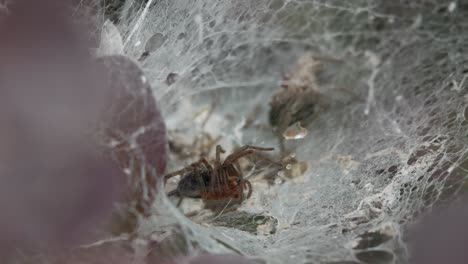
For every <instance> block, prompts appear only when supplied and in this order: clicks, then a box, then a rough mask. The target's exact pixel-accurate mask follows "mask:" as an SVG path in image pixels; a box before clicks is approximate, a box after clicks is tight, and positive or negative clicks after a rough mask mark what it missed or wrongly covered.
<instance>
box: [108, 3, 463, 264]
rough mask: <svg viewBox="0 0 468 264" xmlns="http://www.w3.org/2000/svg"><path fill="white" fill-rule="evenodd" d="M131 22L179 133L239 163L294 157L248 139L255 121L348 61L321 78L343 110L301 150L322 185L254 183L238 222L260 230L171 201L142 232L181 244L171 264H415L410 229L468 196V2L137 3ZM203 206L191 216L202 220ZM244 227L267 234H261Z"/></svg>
mask: <svg viewBox="0 0 468 264" xmlns="http://www.w3.org/2000/svg"><path fill="white" fill-rule="evenodd" d="M123 10H124V11H123V14H122V16H121V18H120V21H119V23H118V24H117V27H118V29H119V31H120V32H121V34H122V43H123V50H124V52H125V53H126V54H127V55H128V56H130V57H133V58H135V60H138V61H139V63H140V64H141V67H142V69H143V70H144V71H145V73H146V76H147V78H148V81H149V83H150V84H151V86H152V87H153V89H154V92H155V95H156V96H157V100H158V102H159V103H160V105H161V107H162V111H163V112H164V115H165V117H166V121H167V128H168V130H169V131H170V132H171V130H172V131H173V132H174V133H176V132H177V133H181V137H182V138H183V139H184V140H186V141H191V140H192V138H190V137H196V136H197V135H199V134H201V133H205V132H206V133H209V134H210V135H213V136H214V137H216V136H221V139H220V141H219V143H220V144H222V145H223V146H225V148H226V149H227V150H228V152H231V151H232V147H233V146H241V145H246V144H251V145H259V146H273V147H275V148H277V149H278V142H277V140H276V138H275V137H274V135H273V134H272V133H271V132H269V131H268V130H265V129H262V128H261V126H259V127H252V128H242V126H243V125H244V123H245V121H246V119H247V117H248V115H249V113H250V112H251V111H252V110H253V109H254V108H255V107H256V105H259V108H260V109H262V112H261V114H259V116H258V118H257V120H256V121H257V122H258V123H259V124H263V123H264V124H268V118H267V112H268V110H269V107H270V106H269V104H268V102H269V101H270V100H271V97H272V95H273V94H274V93H275V92H276V91H277V89H278V87H279V85H280V82H281V79H282V76H283V74H286V73H290V72H291V70H292V69H293V66H294V64H295V62H296V61H297V59H298V58H299V57H300V56H301V55H303V54H304V53H306V52H312V53H313V54H316V55H317V56H320V57H323V58H333V60H327V59H324V60H323V64H324V66H323V68H324V70H323V72H322V73H321V74H319V75H318V79H319V80H318V83H319V85H318V89H319V90H320V92H321V94H324V95H326V96H327V98H329V99H330V102H331V107H329V108H328V109H327V110H326V111H323V112H321V113H320V114H318V115H317V116H316V118H315V119H314V120H313V121H312V122H311V123H310V124H308V126H307V129H308V134H307V136H306V137H305V138H303V139H300V140H298V141H296V142H293V143H289V144H290V145H291V146H293V147H295V151H294V153H295V155H296V157H297V158H298V159H300V160H302V161H307V162H308V166H309V168H308V170H307V172H306V173H305V174H304V175H301V176H299V177H296V178H294V179H284V178H281V177H279V178H280V180H275V182H274V184H267V183H265V182H264V181H261V180H256V178H255V177H253V178H252V180H251V182H252V184H253V188H254V191H253V195H252V197H251V198H250V199H249V200H247V201H245V202H244V203H243V204H242V206H241V207H240V208H238V210H239V211H241V212H244V213H246V214H247V215H249V216H252V215H253V216H258V217H257V218H256V217H251V218H249V217H246V219H247V220H245V219H241V220H239V218H238V214H237V215H236V214H229V213H225V214H224V215H223V214H214V215H212V216H211V217H207V218H203V219H204V220H205V222H199V221H198V222H197V221H194V220H193V219H192V220H190V219H189V218H186V217H184V216H183V214H181V212H180V211H179V210H178V209H177V208H176V207H175V206H174V205H175V203H169V200H167V198H166V197H165V196H163V195H161V196H160V197H158V199H157V201H156V202H155V204H154V206H153V207H154V217H152V218H150V219H146V220H144V221H142V222H141V226H140V230H141V232H142V233H146V234H150V233H155V232H156V233H158V234H163V233H164V234H166V235H167V233H168V230H172V232H169V233H171V235H170V238H171V239H172V240H171V242H167V239H166V241H165V242H164V241H163V242H161V243H162V245H163V246H161V248H162V249H163V250H162V251H165V252H166V254H168V255H170V254H177V253H184V254H186V253H188V254H198V252H201V251H208V252H211V253H226V252H229V253H237V254H242V255H245V256H248V257H253V258H256V259H264V260H266V261H267V262H268V263H287V262H289V261H293V262H294V263H329V262H338V261H355V262H359V261H362V262H363V263H377V261H380V262H378V263H392V262H404V261H405V259H406V258H407V257H408V252H407V250H406V246H405V244H404V242H403V240H404V231H405V228H406V227H407V226H408V224H410V223H412V221H413V220H414V219H415V217H416V216H418V215H419V214H420V213H421V212H425V210H427V209H430V208H431V207H432V206H433V205H434V204H435V203H437V202H443V201H447V200H450V199H451V198H453V197H455V196H456V194H458V193H459V192H461V191H464V189H466V186H464V184H465V182H466V176H467V170H468V165H467V164H468V163H467V154H466V152H467V145H468V142H467V134H466V127H467V124H468V95H467V88H466V84H465V79H466V76H467V74H468V68H467V66H466V64H467V61H468V59H467V57H466V52H467V50H466V41H467V39H466V38H467V37H466V36H465V35H466V34H465V32H466V31H467V30H468V20H467V19H466V17H468V5H466V4H464V3H462V1H458V2H457V1H383V0H382V1H325V0H323V1H283V0H272V1H263V0H257V1H186V0H180V1H177V0H176V1H164V0H161V1H151V0H150V1H147V2H145V3H141V5H138V4H137V3H136V2H133V1H127V3H126V4H125V5H124V7H123ZM335 59H336V61H335ZM170 73H175V75H173V77H174V80H167V76H168V74H170ZM311 74H312V73H311ZM169 84H170V85H169ZM340 90H345V91H347V94H346V93H345V94H343V93H342V92H339V91H340ZM350 94H352V95H353V96H350ZM213 98H215V99H213ZM350 98H352V99H350ZM212 100H214V101H215V102H217V103H216V104H215V105H216V107H215V108H214V111H213V113H212V115H211V116H210V118H209V119H208V121H207V122H206V124H205V125H204V126H203V127H202V122H200V119H201V118H200V116H203V115H204V114H205V115H206V113H207V112H209V111H206V110H204V109H205V108H206V107H209V106H210V104H211V102H212ZM200 111H201V114H199V115H197V113H199V112H200ZM176 130H177V131H176ZM191 158H192V159H190V158H187V159H186V160H183V159H176V158H174V159H173V160H172V163H171V164H170V166H169V169H179V168H182V167H184V166H186V165H188V164H190V163H191V162H193V161H194V159H197V158H198V157H191ZM257 170H260V169H258V168H254V169H252V170H251V172H252V173H253V174H255V173H256V171H257ZM192 203H194V202H191V201H188V202H187V203H184V206H185V209H187V208H188V209H191V208H199V205H197V204H196V203H195V204H192ZM184 206H183V207H184ZM197 206H198V207H197ZM234 216H236V217H237V218H236V217H234ZM242 221H255V222H256V221H259V223H257V225H254V227H253V228H250V229H252V230H250V229H249V228H246V227H245V225H246V224H245V223H243V222H242ZM220 222H221V224H219V223H220ZM215 223H217V224H215ZM174 226H177V228H175V227H174ZM249 230H250V231H249ZM264 230H267V231H266V232H263V231H264ZM177 234H179V235H177ZM171 236H172V237H171ZM164 244H166V245H165V246H164ZM167 244H170V245H169V246H168V245H167ZM157 254H160V255H161V254H163V253H162V252H158V253H157ZM349 263H354V262H349Z"/></svg>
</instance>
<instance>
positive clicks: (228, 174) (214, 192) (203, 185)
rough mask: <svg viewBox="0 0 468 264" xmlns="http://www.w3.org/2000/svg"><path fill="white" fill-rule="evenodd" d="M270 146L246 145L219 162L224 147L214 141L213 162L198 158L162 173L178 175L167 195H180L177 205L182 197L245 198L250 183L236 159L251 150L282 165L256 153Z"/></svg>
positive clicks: (250, 189) (248, 194)
mask: <svg viewBox="0 0 468 264" xmlns="http://www.w3.org/2000/svg"><path fill="white" fill-rule="evenodd" d="M272 150H274V148H262V147H256V146H249V145H247V146H244V147H242V148H240V149H239V150H237V151H235V152H234V153H232V154H230V155H228V156H227V157H226V158H225V159H224V161H223V162H222V163H221V153H225V150H224V149H223V148H222V147H221V146H220V145H217V146H216V160H215V162H214V166H211V165H210V164H209V163H208V161H206V159H205V158H201V159H200V160H199V161H198V162H195V163H193V164H191V165H190V166H188V167H185V168H183V169H181V170H178V171H175V172H172V173H169V174H166V175H165V176H164V181H167V179H169V178H171V177H174V176H177V175H182V178H181V180H180V181H179V183H178V185H177V188H176V189H175V190H173V191H170V192H169V193H168V196H172V195H176V196H179V197H181V200H179V203H178V205H180V203H181V202H182V198H184V197H187V198H201V199H203V200H223V199H227V198H233V199H240V200H241V201H243V200H244V198H245V197H244V190H245V189H247V198H246V199H248V198H250V196H251V195H252V184H251V183H250V182H249V181H248V180H246V179H244V177H243V173H242V170H241V168H240V165H239V162H238V160H239V159H240V158H242V157H245V156H248V155H252V154H253V155H257V156H258V157H260V158H262V159H264V160H266V161H268V162H270V163H272V164H274V165H276V166H279V167H281V168H282V167H283V165H282V164H280V163H278V162H274V161H272V160H270V159H269V158H267V157H265V156H263V155H261V154H260V153H258V152H259V151H272Z"/></svg>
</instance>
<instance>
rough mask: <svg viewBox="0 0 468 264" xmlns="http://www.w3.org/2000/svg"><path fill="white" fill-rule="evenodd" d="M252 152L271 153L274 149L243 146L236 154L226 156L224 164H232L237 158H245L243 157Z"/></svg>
mask: <svg viewBox="0 0 468 264" xmlns="http://www.w3.org/2000/svg"><path fill="white" fill-rule="evenodd" d="M254 150H258V151H272V150H274V148H262V147H256V146H250V145H247V146H243V147H242V148H240V149H238V150H237V151H236V152H234V153H232V154H231V155H229V156H227V157H226V159H224V162H229V163H233V162H235V161H236V160H238V159H239V158H241V157H243V156H245V155H250V154H251V153H253V151H254ZM247 153H248V154H247Z"/></svg>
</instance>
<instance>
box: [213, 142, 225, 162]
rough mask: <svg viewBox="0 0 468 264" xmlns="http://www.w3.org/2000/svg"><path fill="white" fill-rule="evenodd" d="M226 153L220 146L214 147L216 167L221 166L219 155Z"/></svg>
mask: <svg viewBox="0 0 468 264" xmlns="http://www.w3.org/2000/svg"><path fill="white" fill-rule="evenodd" d="M225 152H226V151H225V150H224V149H223V147H221V145H216V163H215V164H216V165H218V166H219V165H220V164H221V153H225ZM216 165H215V166H216Z"/></svg>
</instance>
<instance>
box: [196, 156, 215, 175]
mask: <svg viewBox="0 0 468 264" xmlns="http://www.w3.org/2000/svg"><path fill="white" fill-rule="evenodd" d="M199 163H203V165H205V167H206V169H207V170H208V171H209V172H210V174H211V172H212V171H213V167H211V165H210V164H209V163H208V161H207V160H206V159H205V158H201V159H200V161H199Z"/></svg>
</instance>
